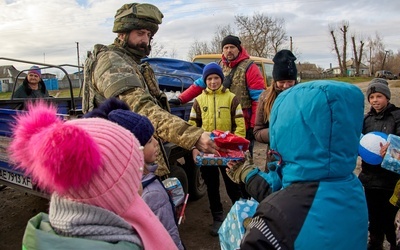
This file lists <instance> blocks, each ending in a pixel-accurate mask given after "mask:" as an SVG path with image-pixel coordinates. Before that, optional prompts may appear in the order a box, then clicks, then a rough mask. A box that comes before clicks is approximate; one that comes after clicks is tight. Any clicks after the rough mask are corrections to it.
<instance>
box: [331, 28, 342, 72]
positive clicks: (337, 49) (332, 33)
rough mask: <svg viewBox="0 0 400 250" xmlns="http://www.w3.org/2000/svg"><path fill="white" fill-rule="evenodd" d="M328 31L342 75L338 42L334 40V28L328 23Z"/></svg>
mask: <svg viewBox="0 0 400 250" xmlns="http://www.w3.org/2000/svg"><path fill="white" fill-rule="evenodd" d="M329 32H330V33H331V36H332V40H333V49H334V50H335V52H336V56H337V60H338V63H339V69H340V74H341V75H342V74H343V66H342V60H341V56H340V53H339V48H338V43H337V41H336V36H335V28H334V27H333V26H332V25H329Z"/></svg>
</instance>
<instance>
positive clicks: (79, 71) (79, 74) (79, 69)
mask: <svg viewBox="0 0 400 250" xmlns="http://www.w3.org/2000/svg"><path fill="white" fill-rule="evenodd" d="M75 43H76V54H77V56H78V81H79V87H82V82H81V64H80V62H79V42H75Z"/></svg>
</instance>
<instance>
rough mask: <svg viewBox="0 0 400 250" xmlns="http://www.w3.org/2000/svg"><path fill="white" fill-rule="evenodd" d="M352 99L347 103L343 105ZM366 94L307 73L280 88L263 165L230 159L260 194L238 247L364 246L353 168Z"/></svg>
mask: <svg viewBox="0 0 400 250" xmlns="http://www.w3.org/2000/svg"><path fill="white" fill-rule="evenodd" d="M349 107H351V108H349ZM363 111H364V97H363V94H362V92H361V90H360V89H359V88H358V87H356V86H354V85H351V84H348V83H344V82H337V81H313V82H308V83H303V84H298V85H295V86H293V87H292V88H289V89H287V90H285V91H283V92H282V93H280V94H279V96H278V97H277V99H276V100H275V102H274V105H273V107H272V111H271V115H270V126H269V133H270V134H269V136H270V143H271V144H270V147H271V151H270V152H271V153H272V154H273V155H274V156H275V158H276V159H277V161H274V162H271V163H270V164H269V166H268V167H269V172H268V173H266V172H263V171H261V170H260V169H258V168H256V167H255V166H254V164H253V163H252V161H251V160H247V161H245V162H244V163H243V162H231V163H229V165H228V166H229V167H230V170H229V171H228V175H229V176H230V177H231V178H232V180H234V181H235V182H244V183H245V184H246V190H247V192H248V193H249V194H250V195H251V196H252V197H254V198H255V199H256V200H257V201H259V202H260V204H259V206H258V208H257V210H256V213H255V214H254V216H253V218H252V220H251V222H250V223H249V225H248V227H247V230H246V233H245V235H244V238H243V240H242V242H241V245H240V249H282V250H283V249H301V250H310V249H315V250H317V249H325V250H336V249H348V250H355V249H366V248H367V239H368V230H367V228H368V214H367V204H366V200H365V195H364V191H363V188H362V185H361V183H360V181H359V180H358V178H357V176H356V175H355V174H354V173H353V171H354V169H355V166H356V161H357V156H358V145H359V139H360V134H361V129H362V119H363V113H364V112H363Z"/></svg>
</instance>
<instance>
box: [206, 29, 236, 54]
mask: <svg viewBox="0 0 400 250" xmlns="http://www.w3.org/2000/svg"><path fill="white" fill-rule="evenodd" d="M228 35H235V30H234V29H233V28H232V27H231V26H230V25H229V24H228V25H226V26H223V27H220V26H218V28H217V32H216V33H215V35H214V37H213V39H212V40H211V45H210V53H215V54H218V53H221V51H222V48H221V42H222V40H223V39H224V38H225V37H226V36H228Z"/></svg>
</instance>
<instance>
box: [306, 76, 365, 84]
mask: <svg viewBox="0 0 400 250" xmlns="http://www.w3.org/2000/svg"><path fill="white" fill-rule="evenodd" d="M372 79H373V77H366V76H357V77H333V78H324V79H301V82H309V81H314V80H333V81H341V82H347V83H352V84H356V83H360V82H369V81H371V80H372Z"/></svg>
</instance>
